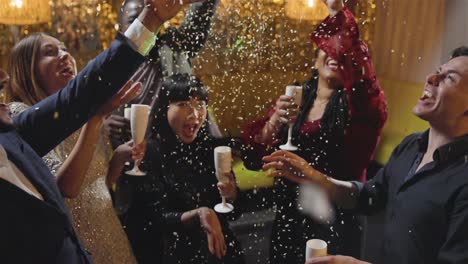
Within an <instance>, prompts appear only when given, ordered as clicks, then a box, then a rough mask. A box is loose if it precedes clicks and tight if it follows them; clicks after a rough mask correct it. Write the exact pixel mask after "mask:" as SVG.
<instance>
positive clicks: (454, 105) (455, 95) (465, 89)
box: [413, 56, 468, 125]
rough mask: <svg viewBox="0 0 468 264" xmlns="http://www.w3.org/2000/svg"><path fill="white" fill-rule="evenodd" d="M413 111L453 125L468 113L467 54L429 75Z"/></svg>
mask: <svg viewBox="0 0 468 264" xmlns="http://www.w3.org/2000/svg"><path fill="white" fill-rule="evenodd" d="M413 113H414V114H415V115H416V116H418V117H420V118H421V119H424V120H426V121H428V122H429V123H430V124H431V125H433V124H447V123H453V124H456V123H457V121H458V120H461V118H463V117H466V116H467V115H468V56H460V57H456V58H453V59H451V60H450V61H449V62H447V63H446V64H444V65H442V66H441V67H440V68H439V69H438V70H437V71H436V72H435V73H433V74H431V75H429V76H428V77H427V79H426V84H425V86H424V90H423V93H422V96H421V98H420V99H419V101H418V103H417V104H416V106H415V107H414V109H413Z"/></svg>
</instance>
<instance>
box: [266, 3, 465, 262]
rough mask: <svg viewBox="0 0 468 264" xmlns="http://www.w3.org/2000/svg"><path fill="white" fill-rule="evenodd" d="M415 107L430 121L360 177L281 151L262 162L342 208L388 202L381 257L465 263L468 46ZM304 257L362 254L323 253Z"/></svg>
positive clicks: (433, 78) (366, 208) (429, 83)
mask: <svg viewBox="0 0 468 264" xmlns="http://www.w3.org/2000/svg"><path fill="white" fill-rule="evenodd" d="M330 1H333V0H330ZM402 96H404V94H402ZM413 113H414V114H415V115H416V116H418V117H419V118H421V119H423V120H426V121H427V122H429V125H430V128H429V130H427V131H425V132H423V133H416V134H413V135H410V136H408V137H407V138H405V139H404V140H403V142H402V143H400V145H398V146H397V148H396V149H395V150H394V151H393V153H392V156H391V157H390V160H389V161H388V163H387V164H386V165H385V167H384V168H383V169H382V170H380V171H379V172H378V173H377V175H376V176H375V178H373V179H372V180H369V181H368V182H366V183H365V184H361V183H356V182H354V183H353V182H344V181H338V180H335V179H332V178H330V177H328V176H326V175H323V174H321V173H320V172H318V171H316V170H314V169H313V168H312V167H310V166H309V165H308V164H307V162H305V161H304V160H303V159H301V158H300V157H298V156H297V155H295V154H292V153H289V152H285V151H278V152H276V153H274V154H272V155H271V156H268V157H265V158H264V160H265V161H267V162H268V163H267V164H266V165H265V166H264V168H265V169H266V168H275V169H276V171H275V172H273V173H272V175H273V176H280V175H283V176H284V177H286V178H288V179H291V180H293V181H296V182H301V183H309V182H312V183H315V184H318V185H320V186H322V187H323V188H324V189H325V190H326V191H327V192H328V193H329V195H330V197H331V199H332V200H334V201H335V202H336V203H337V204H339V205H340V206H342V207H344V208H348V209H355V210H359V211H360V212H363V213H366V214H370V213H374V212H378V211H381V210H384V209H385V210H386V211H385V212H386V215H385V227H384V238H383V248H382V256H381V260H380V261H379V262H378V263H388V264H393V263H398V264H410V263H424V264H429V263H451V264H455V263H468V47H460V48H458V49H456V50H455V51H454V52H453V54H452V59H450V60H449V61H448V62H447V63H446V64H444V65H442V66H441V67H440V68H439V69H438V70H437V71H436V72H435V73H432V74H430V75H429V76H428V77H427V80H426V84H425V87H424V90H423V93H422V95H421V98H420V99H419V101H418V103H417V104H416V106H415V107H414V109H413ZM306 263H307V264H313V263H315V264H317V263H319V264H326V263H334V264H359V263H365V262H363V261H359V260H356V259H354V258H352V257H347V256H327V257H321V258H315V259H310V260H308V261H307V262H306Z"/></svg>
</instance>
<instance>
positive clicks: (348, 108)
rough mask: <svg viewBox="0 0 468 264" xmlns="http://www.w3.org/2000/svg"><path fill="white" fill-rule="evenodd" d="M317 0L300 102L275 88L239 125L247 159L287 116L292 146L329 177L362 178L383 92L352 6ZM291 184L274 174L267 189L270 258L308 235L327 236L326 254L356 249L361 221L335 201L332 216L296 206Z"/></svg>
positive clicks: (294, 253)
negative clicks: (311, 58)
mask: <svg viewBox="0 0 468 264" xmlns="http://www.w3.org/2000/svg"><path fill="white" fill-rule="evenodd" d="M324 2H326V4H327V6H328V8H329V10H330V16H328V17H327V18H326V19H325V20H324V21H323V22H322V23H321V24H320V25H319V26H318V28H317V29H316V30H315V31H314V32H313V33H312V35H311V38H312V40H313V41H314V42H315V43H316V44H317V46H318V48H319V49H318V50H317V52H316V60H315V67H314V69H313V71H312V77H311V78H310V79H309V80H307V81H306V82H305V83H304V85H303V98H302V105H301V108H298V107H297V106H296V105H294V103H293V101H292V98H291V97H288V96H285V95H283V96H281V97H280V98H279V99H278V100H277V101H276V105H275V107H274V108H272V109H271V110H270V111H269V112H268V114H267V116H266V117H264V118H262V119H260V120H257V121H254V122H252V123H249V124H248V125H247V126H246V127H245V128H244V131H243V132H244V140H245V141H246V142H247V143H248V144H249V145H250V146H251V150H253V151H252V152H250V153H255V155H249V158H248V160H247V164H249V165H251V167H254V168H255V167H256V168H258V167H259V166H260V165H261V162H260V161H259V160H258V157H261V156H263V154H267V153H269V152H271V151H273V150H274V149H275V148H276V147H277V146H278V145H280V144H281V143H284V142H285V141H286V139H287V130H288V129H287V124H288V123H289V122H294V128H293V143H294V144H295V145H296V146H298V147H299V150H298V151H297V152H296V154H299V155H300V156H301V157H303V158H304V159H306V160H307V161H308V162H309V163H310V164H311V165H312V166H313V167H314V168H315V169H317V170H319V171H321V172H323V173H325V174H327V175H330V176H332V177H334V178H336V179H340V180H356V181H364V180H365V178H366V168H367V166H368V164H369V161H370V160H371V158H372V156H373V153H374V150H375V148H376V146H377V144H378V142H379V139H380V134H381V130H382V127H383V124H384V123H385V120H386V119H387V110H386V103H385V97H384V95H383V92H382V90H381V88H380V85H379V83H378V82H377V79H376V76H375V74H374V69H373V65H372V61H371V58H370V55H369V52H368V49H367V46H366V44H365V43H363V42H362V41H361V40H360V39H359V31H358V26H357V23H356V21H355V19H354V16H353V14H352V13H351V11H349V10H348V9H347V8H345V7H344V3H343V1H342V0H327V1H325V0H324ZM253 156H255V158H257V159H255V158H253ZM350 176H351V177H350ZM298 191H299V187H298V185H297V184H295V183H293V182H290V181H287V180H286V179H278V180H277V181H276V183H275V187H274V188H273V189H272V190H271V191H270V192H269V195H270V196H271V197H270V201H272V202H273V203H274V205H275V206H276V210H277V212H276V213H277V214H276V218H275V222H274V224H273V230H272V232H273V233H272V244H271V247H270V261H271V263H303V262H304V252H305V250H304V248H305V243H306V241H307V240H308V239H312V238H320V239H323V240H325V241H327V242H328V243H329V252H330V253H332V254H345V255H352V256H356V257H359V254H360V250H361V243H360V240H361V233H362V227H361V226H360V221H359V220H358V218H357V217H356V215H354V214H353V213H351V212H348V211H344V210H342V209H340V208H335V209H336V217H335V221H334V222H333V223H330V224H320V223H318V222H317V221H314V220H313V219H312V218H310V217H309V216H307V215H305V214H304V213H303V212H301V210H299V209H298ZM311 202H312V201H311Z"/></svg>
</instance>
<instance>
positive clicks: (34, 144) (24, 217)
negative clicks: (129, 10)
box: [0, 35, 144, 264]
mask: <svg viewBox="0 0 468 264" xmlns="http://www.w3.org/2000/svg"><path fill="white" fill-rule="evenodd" d="M143 60H144V57H143V56H141V55H140V54H139V53H138V52H136V51H135V50H134V49H132V48H131V47H130V46H129V44H128V43H127V39H126V38H125V37H124V36H122V35H118V37H117V38H116V40H115V41H114V42H113V43H112V45H111V46H110V48H109V49H107V50H106V51H104V52H102V53H101V54H100V55H99V56H97V57H96V58H95V59H94V60H93V61H91V62H90V63H89V64H88V66H86V68H85V69H83V70H82V71H81V72H80V73H79V74H78V76H77V77H76V78H75V79H74V80H72V81H71V82H70V83H68V85H67V86H66V87H65V88H63V89H62V90H60V91H59V92H57V93H55V94H53V95H51V96H49V97H48V98H46V99H45V100H43V101H41V102H39V103H38V104H36V105H34V106H32V107H31V108H30V109H28V110H26V111H24V112H23V113H21V114H20V115H19V116H17V117H16V119H15V124H16V129H15V130H13V131H10V132H3V133H0V145H2V146H3V147H4V148H5V150H6V152H7V154H8V158H9V160H10V161H11V162H13V163H14V164H15V165H16V166H17V167H18V168H19V169H20V170H21V172H22V173H23V174H24V175H25V176H26V177H27V178H28V179H29V180H30V181H31V183H32V184H34V186H35V187H36V188H37V190H38V191H39V192H40V193H41V194H42V196H43V197H44V201H45V202H42V201H40V200H38V199H36V198H34V197H32V196H30V195H28V194H26V193H25V192H23V191H20V190H19V189H18V188H17V187H16V186H14V185H12V184H9V183H8V182H6V181H4V180H0V206H1V209H0V210H1V212H2V213H1V216H0V261H1V262H2V263H67V264H74V263H91V262H92V260H91V258H90V257H89V256H88V254H87V253H86V251H85V249H84V247H83V245H82V244H81V242H80V241H79V239H78V237H77V235H76V233H75V231H74V229H73V226H72V221H71V219H70V216H69V214H68V210H67V208H66V206H65V204H64V201H63V197H62V194H61V193H60V190H59V189H58V187H57V184H56V179H55V177H54V176H53V175H52V174H51V173H50V171H49V168H48V167H47V166H46V165H45V164H44V162H43V161H42V159H41V157H42V156H43V155H45V154H46V153H48V152H49V151H50V150H52V149H53V148H54V147H56V146H57V145H58V144H59V143H60V142H62V141H63V140H64V139H65V138H67V137H68V136H69V135H70V134H71V133H73V132H74V131H76V130H77V129H78V128H80V127H81V126H83V125H84V123H85V122H86V121H87V120H88V119H89V118H90V117H92V116H93V115H94V114H95V113H96V111H97V110H98V109H99V107H100V106H101V105H103V104H104V103H105V102H106V101H107V100H108V99H109V98H110V97H111V96H112V95H113V94H115V93H116V91H118V90H119V89H120V88H121V87H122V86H123V85H124V84H125V82H126V81H127V80H129V79H130V77H131V76H132V74H133V72H134V71H135V70H136V69H137V67H138V65H139V64H141V63H142V62H143Z"/></svg>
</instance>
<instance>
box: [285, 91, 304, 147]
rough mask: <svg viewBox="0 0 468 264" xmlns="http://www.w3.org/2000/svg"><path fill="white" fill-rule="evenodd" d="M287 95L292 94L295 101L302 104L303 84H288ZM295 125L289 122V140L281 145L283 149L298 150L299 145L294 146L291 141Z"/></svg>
mask: <svg viewBox="0 0 468 264" xmlns="http://www.w3.org/2000/svg"><path fill="white" fill-rule="evenodd" d="M286 95H287V96H292V97H293V98H294V102H295V103H296V104H297V105H300V104H301V100H302V87H301V86H294V85H288V86H286ZM293 125H294V123H289V129H288V142H287V143H286V144H284V145H281V146H280V149H282V150H289V151H296V150H297V147H296V146H294V145H293V144H292V142H291V139H292V129H293Z"/></svg>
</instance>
